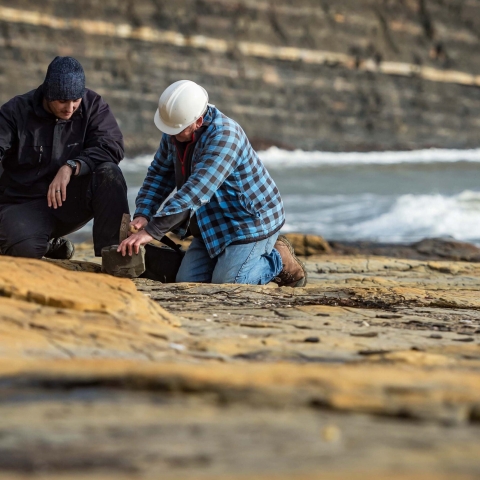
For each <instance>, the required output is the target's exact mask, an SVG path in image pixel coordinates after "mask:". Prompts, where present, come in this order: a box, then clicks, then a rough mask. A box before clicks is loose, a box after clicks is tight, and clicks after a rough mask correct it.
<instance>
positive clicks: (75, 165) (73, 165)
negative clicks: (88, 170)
mask: <svg viewBox="0 0 480 480" xmlns="http://www.w3.org/2000/svg"><path fill="white" fill-rule="evenodd" d="M65 165H66V166H68V168H70V170H71V171H72V175H73V176H75V177H76V176H77V175H78V174H79V173H80V162H79V161H78V160H67V162H66V163H65Z"/></svg>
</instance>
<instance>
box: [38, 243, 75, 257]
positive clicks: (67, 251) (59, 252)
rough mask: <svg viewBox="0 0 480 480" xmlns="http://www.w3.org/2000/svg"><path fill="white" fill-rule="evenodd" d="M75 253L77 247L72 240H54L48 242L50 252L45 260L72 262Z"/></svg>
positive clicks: (48, 251)
mask: <svg viewBox="0 0 480 480" xmlns="http://www.w3.org/2000/svg"><path fill="white" fill-rule="evenodd" d="M74 253H75V247H74V246H73V243H72V242H71V241H70V240H67V239H66V238H52V239H51V240H50V241H49V242H48V250H47V253H46V254H45V258H53V259H55V260H70V259H71V258H72V257H73V254H74Z"/></svg>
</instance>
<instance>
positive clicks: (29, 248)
mask: <svg viewBox="0 0 480 480" xmlns="http://www.w3.org/2000/svg"><path fill="white" fill-rule="evenodd" d="M47 250H48V241H47V240H41V239H39V238H28V239H26V240H22V241H21V242H17V243H15V244H14V245H12V246H10V247H8V248H6V249H5V250H4V252H3V253H4V255H10V256H11V257H23V258H42V257H43V256H44V255H45V254H46V253H47Z"/></svg>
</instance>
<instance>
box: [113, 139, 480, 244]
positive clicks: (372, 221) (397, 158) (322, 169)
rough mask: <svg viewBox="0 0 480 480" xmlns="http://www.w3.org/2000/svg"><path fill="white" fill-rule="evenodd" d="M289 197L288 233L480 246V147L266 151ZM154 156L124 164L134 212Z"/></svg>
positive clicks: (268, 163) (267, 161) (285, 197)
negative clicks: (445, 240) (436, 239)
mask: <svg viewBox="0 0 480 480" xmlns="http://www.w3.org/2000/svg"><path fill="white" fill-rule="evenodd" d="M259 155H260V158H261V159H262V161H263V162H264V163H265V165H266V166H267V168H268V170H269V172H270V174H271V175H272V177H273V178H274V180H275V182H276V183H277V185H278V187H279V190H280V193H281V195H282V198H283V201H284V204H285V210H286V217H287V218H286V224H285V226H284V228H283V231H284V232H303V233H313V234H317V235H322V236H323V237H325V238H327V239H329V240H348V241H353V240H372V241H379V242H413V241H417V240H420V239H422V238H425V237H453V238H456V239H458V240H464V241H469V242H474V243H480V149H478V150H438V149H428V150H419V151H409V152H369V153H330V152H303V151H299V150H297V151H285V150H280V149H278V148H275V147H272V148H270V149H269V150H266V151H263V152H259ZM152 158H153V155H146V156H141V157H137V158H134V159H126V160H124V161H123V162H122V163H121V167H122V170H123V172H124V174H125V177H126V179H127V184H128V186H129V201H130V204H131V208H132V211H133V209H134V201H135V197H136V195H137V192H138V190H139V188H140V186H141V184H142V181H143V178H144V176H145V173H146V170H147V168H148V165H149V164H150V162H151V160H152Z"/></svg>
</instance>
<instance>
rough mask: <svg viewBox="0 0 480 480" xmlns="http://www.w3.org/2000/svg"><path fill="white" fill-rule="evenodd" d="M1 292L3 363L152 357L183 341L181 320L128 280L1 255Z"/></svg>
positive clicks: (0, 352)
mask: <svg viewBox="0 0 480 480" xmlns="http://www.w3.org/2000/svg"><path fill="white" fill-rule="evenodd" d="M64 263H65V264H68V262H64ZM74 265H75V264H74ZM84 266H85V265H84ZM77 267H78V265H77ZM87 268H88V267H87ZM0 292H1V293H0V295H1V296H0V332H1V335H0V357H3V358H9V359H12V358H15V357H20V358H25V357H27V358H28V357H34V358H41V357H43V358H45V357H62V358H64V357H76V356H114V357H120V356H122V357H124V356H127V357H135V358H150V357H152V356H155V355H158V354H160V352H161V351H162V350H165V349H166V348H167V345H168V343H167V341H168V340H172V339H175V338H179V337H180V338H182V337H183V336H185V334H184V333H183V332H182V331H181V329H179V328H178V326H179V324H180V322H179V320H178V319H177V318H176V317H175V315H172V314H171V313H168V312H167V311H165V310H164V309H163V308H162V307H160V306H159V305H158V304H157V303H154V302H152V301H151V300H149V299H148V298H147V297H145V295H142V294H140V293H138V292H137V290H136V289H135V286H134V285H133V283H132V282H131V281H129V280H125V279H118V278H114V277H111V276H108V275H103V274H95V273H85V272H70V271H68V270H66V269H65V268H60V267H58V266H56V265H53V264H52V263H51V262H46V261H39V260H30V259H21V258H14V257H7V256H0Z"/></svg>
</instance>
